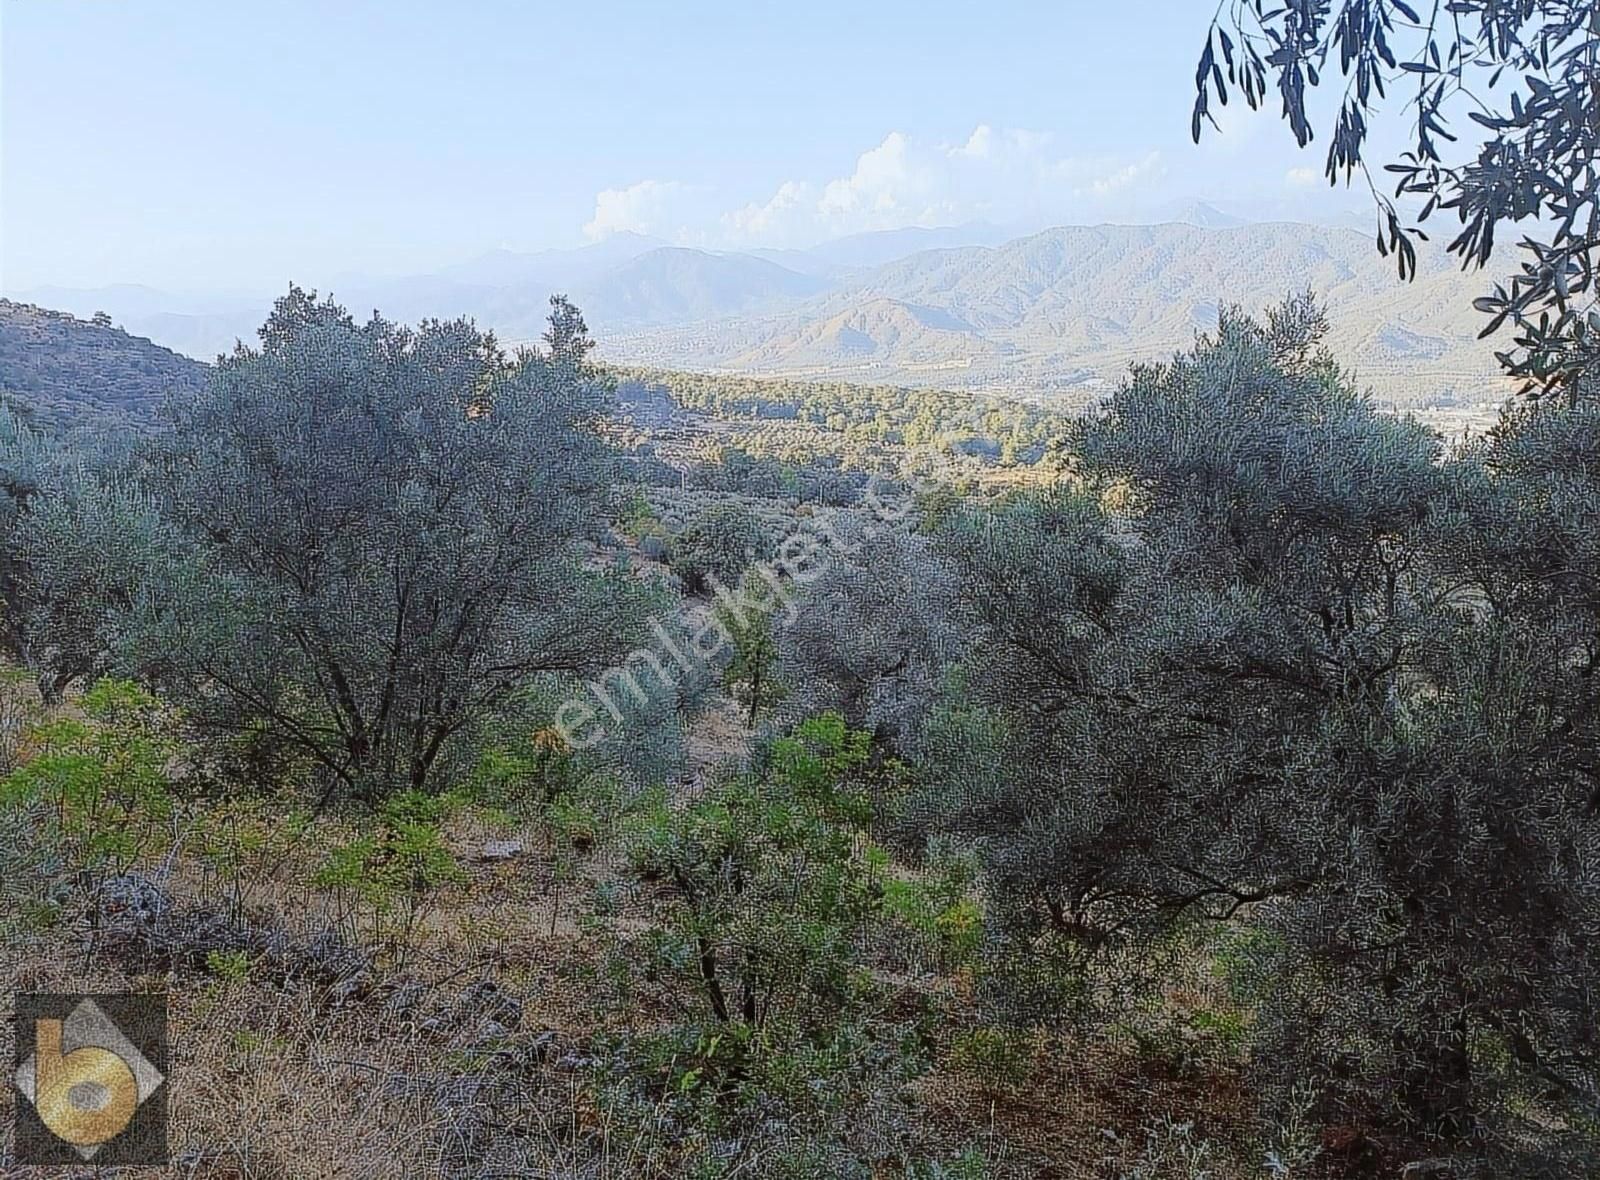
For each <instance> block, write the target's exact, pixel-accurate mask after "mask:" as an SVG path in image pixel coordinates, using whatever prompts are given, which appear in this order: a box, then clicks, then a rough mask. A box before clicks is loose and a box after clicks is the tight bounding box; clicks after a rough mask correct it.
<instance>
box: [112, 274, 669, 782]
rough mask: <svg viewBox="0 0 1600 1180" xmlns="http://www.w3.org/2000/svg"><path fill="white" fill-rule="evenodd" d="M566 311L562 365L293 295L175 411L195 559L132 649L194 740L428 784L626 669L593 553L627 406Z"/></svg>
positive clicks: (452, 325) (168, 589) (474, 334)
mask: <svg viewBox="0 0 1600 1180" xmlns="http://www.w3.org/2000/svg"><path fill="white" fill-rule="evenodd" d="M553 303H554V311H553V314H552V316H551V330H550V333H549V335H548V336H547V342H548V345H549V347H548V349H547V351H545V352H542V353H540V352H533V351H524V352H522V353H519V354H517V355H516V356H508V355H506V354H505V353H504V352H503V351H502V350H501V348H500V347H499V346H498V345H497V344H496V342H495V340H494V337H493V336H492V335H489V334H485V333H483V332H480V331H479V330H478V329H476V328H475V327H474V326H473V325H472V324H471V323H470V322H467V321H451V322H439V321H425V322H423V323H422V324H421V325H420V326H419V327H417V328H415V329H408V328H405V327H402V326H400V325H397V324H394V323H391V322H389V321H387V320H385V319H382V318H381V317H379V316H377V315H374V316H373V318H372V319H371V320H369V321H368V322H367V323H365V324H358V323H356V322H355V320H353V319H352V318H351V317H350V316H349V315H348V314H347V313H346V312H345V311H344V309H343V308H340V307H338V306H337V305H335V304H334V303H333V302H332V301H331V300H325V301H321V302H319V301H317V300H316V299H315V297H314V296H313V295H312V294H308V293H306V292H304V291H301V290H299V289H295V288H291V290H290V292H289V294H288V295H287V296H285V297H284V298H282V299H280V300H279V301H278V303H277V305H276V307H275V308H274V310H273V312H272V314H271V316H270V318H269V319H268V320H267V322H266V324H265V325H264V326H263V327H262V329H261V332H260V337H261V343H260V346H259V347H258V348H249V347H245V346H243V345H241V346H239V348H238V349H237V350H236V351H235V352H234V353H233V354H232V355H231V356H228V357H225V358H223V359H222V360H221V361H220V363H219V364H218V366H217V369H216V371H215V373H214V374H213V377H212V380H211V383H210V387H209V388H208V389H207V390H206V391H205V392H203V393H200V394H198V395H195V396H193V397H190V398H188V399H186V400H184V401H181V402H178V403H176V404H175V405H174V407H173V409H172V411H171V421H170V424H169V425H170V432H169V434H168V436H167V437H166V439H165V440H164V444H163V446H162V448H161V456H160V461H159V464H158V467H159V470H158V476H157V481H158V483H159V485H160V487H161V489H162V491H163V493H164V495H165V497H166V499H167V502H168V505H169V510H170V511H171V513H172V514H173V516H174V517H175V519H176V520H178V521H179V522H180V523H181V524H182V526H183V527H184V528H185V529H186V531H187V533H188V534H189V536H191V537H192V538H193V541H194V556H193V559H192V560H191V561H189V562H187V563H184V564H183V565H181V566H178V567H175V568H174V569H172V570H171V571H169V575H168V577H167V578H165V579H164V581H163V585H162V586H161V587H160V589H159V592H153V593H151V594H150V595H149V596H148V598H147V600H146V601H145V602H144V618H143V621H144V627H143V630H142V634H143V637H144V646H143V648H142V650H141V653H140V654H141V656H142V657H143V661H144V663H143V666H144V667H145V669H146V670H147V671H148V672H149V673H150V674H151V675H154V676H156V677H158V678H160V679H161V680H162V681H163V682H165V683H166V684H168V685H169V686H170V687H171V689H172V691H173V692H174V693H175V694H176V695H178V696H179V698H180V699H181V700H183V701H184V703H185V704H186V705H188V706H189V708H190V711H191V715H192V717H193V719H194V720H195V722H196V723H197V724H198V725H200V726H202V727H206V728H209V729H211V730H213V731H216V732H218V733H223V734H230V733H231V734H237V733H242V732H246V731H254V732H258V733H264V734H266V735H269V736H270V737H271V738H272V739H273V740H276V741H280V742H283V743H287V744H288V745H290V746H292V747H294V748H297V749H299V750H300V751H302V752H303V753H304V754H305V755H306V756H307V757H309V758H310V759H312V760H313V761H314V762H315V763H316V764H317V765H318V766H320V767H321V768H322V770H323V772H324V773H325V775H326V777H327V784H328V788H327V794H328V795H331V794H332V793H333V792H334V791H336V790H340V789H342V790H344V791H345V792H347V793H351V794H356V795H361V796H366V797H373V796H376V795H378V794H381V793H382V792H385V791H387V790H390V789H393V788H396V787H408V788H416V789H426V788H431V787H432V786H434V785H435V782H436V779H437V777H438V774H437V771H438V769H439V767H440V765H441V758H442V756H444V755H445V754H446V753H447V752H448V751H449V750H450V748H451V745H452V742H453V741H455V740H456V739H457V738H458V737H459V736H460V735H461V734H462V733H463V732H464V731H465V730H467V729H468V727H469V726H472V725H475V724H476V723H477V722H479V721H481V720H482V718H483V717H484V716H485V715H486V714H489V713H492V712H493V711H494V710H495V709H497V708H499V707H500V706H502V705H504V704H505V703H506V702H508V701H509V700H511V698H512V697H513V696H514V695H515V694H517V693H518V692H519V691H520V690H522V689H524V688H525V687H526V686H527V685H529V684H530V682H533V681H535V680H537V679H539V678H541V677H556V676H561V675H569V676H576V675H581V674H584V673H586V672H588V671H589V670H591V669H594V668H595V667H597V666H603V665H604V664H606V663H608V662H610V661H612V660H613V659H615V658H616V657H617V656H618V655H620V653H621V651H623V650H625V648H626V646H627V644H628V642H629V640H630V638H631V636H632V634H633V632H634V629H635V627H634V624H635V623H636V621H637V618H638V603H637V602H636V601H635V600H636V598H637V594H636V593H635V592H633V591H632V590H630V589H629V588H628V584H627V583H626V581H625V580H624V579H621V578H620V577H615V578H614V577H611V576H608V575H607V574H605V573H604V572H601V571H594V570H591V569H588V568H586V565H585V561H584V545H583V543H584V542H585V540H586V539H587V538H589V537H590V536H591V535H596V534H597V533H598V531H599V530H598V528H597V524H596V514H597V511H598V510H599V506H600V505H601V503H602V501H603V496H602V493H603V492H604V491H605V489H606V487H607V481H608V479H609V473H610V453H609V451H608V449H607V447H606V446H605V444H604V443H603V441H602V439H601V437H600V435H599V433H598V432H597V426H598V425H599V424H600V421H601V418H602V416H603V415H604V414H605V412H606V409H607V406H608V403H609V393H610V391H609V386H608V384H607V383H606V382H605V381H604V380H602V379H601V378H599V377H598V376H597V375H596V374H595V373H594V372H593V371H592V370H591V369H590V368H589V367H588V365H587V363H586V362H585V359H584V357H585V353H586V352H587V350H588V346H589V341H588V337H587V334H586V333H585V331H584V330H583V324H582V319H581V317H580V316H578V314H577V312H576V309H574V308H572V307H571V306H570V305H569V304H567V303H566V302H565V300H563V299H559V298H558V299H556V300H553Z"/></svg>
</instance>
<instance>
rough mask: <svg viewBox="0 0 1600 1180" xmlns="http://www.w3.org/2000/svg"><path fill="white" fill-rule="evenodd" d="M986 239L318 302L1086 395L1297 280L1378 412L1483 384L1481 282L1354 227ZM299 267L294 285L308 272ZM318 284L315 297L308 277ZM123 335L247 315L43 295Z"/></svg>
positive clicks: (863, 371) (402, 283) (679, 253)
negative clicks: (560, 298) (558, 326)
mask: <svg viewBox="0 0 1600 1180" xmlns="http://www.w3.org/2000/svg"><path fill="white" fill-rule="evenodd" d="M985 234H988V235H989V237H990V239H992V238H993V237H995V236H997V233H996V231H993V230H992V228H990V227H964V228H960V229H952V230H904V231H894V232H892V233H885V234H873V235H859V236H857V237H855V238H847V239H840V240H839V241H837V242H832V243H824V244H822V245H820V246H817V247H813V248H812V249H810V250H806V251H800V250H782V251H757V252H751V253H729V252H716V251H709V250H699V249H688V248H683V247H672V246H664V245H662V244H660V243H658V242H656V241H654V240H653V239H650V238H646V237H642V236H639V235H616V236H615V237H614V238H608V239H605V240H604V241H602V242H600V243H596V244H595V245H592V246H587V247H583V248H581V249H578V250H567V251H560V250H556V251H544V252H540V253H536V254H513V253H509V252H504V251H502V252H498V253H495V254H491V255H485V256H483V257H480V258H478V259H474V260H471V261H469V262H466V263H463V264H461V265H459V266H455V267H451V268H446V269H444V270H441V271H438V272H435V273H433V274H425V275H411V276H404V277H398V278H390V279H383V280H365V281H360V280H346V281H341V282H339V283H335V284H333V286H332V287H331V293H332V294H333V295H334V296H335V297H336V298H337V299H339V300H340V301H341V302H343V303H344V304H345V305H346V306H349V307H351V308H355V309H363V310H367V309H371V308H381V309H382V310H383V312H384V313H385V314H386V315H388V316H392V317H394V318H396V319H399V320H402V321H406V322H416V321H418V320H420V319H422V318H425V317H430V316H444V317H450V316H460V315H465V316H471V317H472V318H474V319H475V320H476V321H477V322H478V323H480V324H483V325H485V326H488V327H492V328H494V329H495V331H496V332H497V333H498V334H499V335H500V337H501V339H502V340H504V341H507V342H512V343H515V342H518V341H524V340H534V339H537V338H538V336H539V334H540V332H542V331H543V323H544V317H545V314H546V312H547V311H548V308H549V297H550V295H551V293H552V292H555V291H562V292H565V293H567V294H569V295H570V296H571V297H572V298H573V299H574V300H575V301H576V302H577V304H578V305H579V307H581V308H582V309H583V311H584V314H585V317H586V318H587V320H588V323H589V326H590V328H591V329H593V331H594V332H595V335H596V337H597V339H598V340H599V341H600V350H601V355H603V356H604V357H606V358H607V359H608V360H610V361H613V362H617V363H621V364H628V365H646V366H651V367H656V368H677V369H701V370H716V371H731V372H742V373H751V374H761V375H769V376H781V377H806V378H819V379H824V380H845V381H855V382H867V383H879V382H886V383H894V384H922V385H957V386H961V387H964V388H971V389H979V390H987V391H992V392H999V393H1007V394H1024V395H1031V394H1054V395H1065V396H1067V397H1069V398H1070V399H1072V400H1082V399H1085V398H1092V397H1094V396H1097V395H1098V394H1099V393H1101V392H1103V391H1105V390H1106V389H1107V388H1109V387H1110V386H1111V385H1113V384H1114V383H1115V382H1116V381H1117V380H1118V379H1119V378H1120V377H1121V375H1122V373H1123V372H1124V371H1125V370H1126V367H1127V365H1128V363H1129V362H1130V361H1142V360H1157V359H1162V358H1165V357H1167V356H1170V355H1171V354H1172V353H1173V352H1174V351H1176V350H1178V349H1181V348H1184V347H1187V346H1188V345H1189V344H1190V342H1191V341H1192V340H1193V339H1194V335H1195V333H1196V332H1197V331H1206V330H1208V329H1210V328H1211V327H1213V326H1214V325H1215V323H1216V319H1217V309H1218V305H1219V303H1221V302H1223V301H1227V302H1234V303H1238V304H1239V305H1241V306H1242V307H1244V308H1245V309H1246V310H1249V311H1254V312H1259V311H1260V310H1262V309H1263V308H1265V307H1268V306H1271V305H1273V304H1275V303H1277V302H1278V301H1279V300H1281V299H1282V298H1283V297H1284V296H1285V295H1286V294H1288V293H1289V292H1291V291H1298V290H1303V289H1304V288H1306V287H1307V286H1309V287H1311V289H1312V290H1313V291H1315V292H1316V293H1317V294H1318V295H1320V296H1321V297H1322V298H1323V300H1324V301H1325V303H1326V306H1327V308H1328V312H1329V317H1330V319H1331V321H1332V332H1331V333H1330V339H1329V345H1330V347H1332V348H1333V349H1334V351H1335V352H1336V353H1338V354H1339V355H1340V356H1341V357H1342V358H1344V359H1345V360H1346V361H1347V363H1349V364H1352V365H1353V366H1355V367H1356V369H1357V370H1358V372H1359V374H1360V376H1361V378H1362V379H1363V380H1364V381H1366V382H1368V383H1370V384H1371V385H1372V386H1373V387H1374V389H1375V390H1377V391H1378V393H1379V394H1380V396H1382V397H1384V398H1386V399H1388V400H1391V401H1394V402H1396V403H1398V404H1406V405H1424V404H1429V403H1451V404H1477V403H1481V402H1490V401H1497V400H1499V398H1500V397H1501V396H1502V395H1503V394H1504V392H1505V391H1506V390H1505V386H1504V384H1503V383H1502V382H1501V381H1500V379H1499V377H1498V374H1497V370H1496V367H1495V364H1494V360H1493V355H1492V351H1491V348H1490V347H1489V346H1488V345H1487V344H1486V343H1484V342H1481V341H1479V340H1478V339H1477V333H1478V330H1479V329H1480V328H1481V327H1482V317H1481V316H1479V315H1478V314H1477V313H1476V312H1475V311H1473V309H1472V300H1473V299H1474V298H1475V297H1476V296H1478V295H1480V294H1482V292H1483V290H1484V286H1485V283H1486V282H1488V281H1489V280H1488V277H1487V276H1485V275H1480V274H1462V273H1461V272H1460V271H1459V270H1457V269H1456V267H1455V266H1454V264H1453V263H1452V262H1451V261H1450V260H1448V259H1446V258H1444V257H1442V255H1441V254H1440V253H1439V252H1438V251H1433V252H1432V253H1425V254H1424V255H1423V257H1422V258H1421V259H1420V264H1421V266H1420V269H1421V273H1420V275H1419V277H1418V278H1417V279H1416V281H1414V282H1412V283H1402V282H1400V281H1399V279H1398V278H1397V277H1396V275H1395V272H1394V267H1393V266H1392V264H1391V262H1390V260H1388V259H1385V258H1383V257H1380V256H1379V254H1378V253H1377V251H1376V250H1375V249H1374V248H1373V243H1372V239H1371V238H1370V237H1368V236H1367V235H1366V234H1363V233H1359V232H1357V231H1355V230H1352V229H1349V228H1344V227H1340V226H1328V225H1324V226H1318V225H1306V224H1298V223H1291V222H1275V223H1265V224H1263V223H1240V222H1238V221H1237V219H1235V218H1233V217H1230V216H1228V215H1227V214H1224V213H1220V212H1218V211H1217V210H1215V209H1213V208H1211V207H1209V206H1203V205H1202V206H1194V207H1193V208H1190V209H1187V210H1184V211H1182V213H1181V219H1180V220H1174V221H1172V222H1168V223H1164V224H1160V225H1100V226H1066V227H1061V228H1057V229H1051V230H1046V231H1044V232H1042V233H1038V234H1033V235H1030V236H1027V237H1022V238H1016V239H1013V240H1011V241H1004V242H998V243H995V242H993V241H992V240H991V241H985V240H984V235H985ZM879 259H886V261H877V260H879ZM308 277H310V276H308ZM316 285H317V287H318V289H319V290H325V289H326V288H325V287H324V285H322V284H316ZM50 303H51V305H52V306H64V307H67V308H69V309H70V310H73V311H75V312H78V313H79V314H87V312H88V311H89V310H92V309H93V308H95V307H105V308H106V309H107V310H108V311H110V312H111V314H112V315H113V316H115V317H116V318H117V319H118V320H119V322H121V323H124V324H126V325H127V326H128V327H129V328H130V329H131V330H133V331H135V332H139V333H142V334H146V335H149V336H150V337H151V338H152V339H154V340H157V341H160V342H161V343H163V344H166V345H168V346H170V347H173V348H178V349H181V350H183V351H185V352H187V353H189V354H190V355H193V356H199V357H212V356H214V355H215V354H216V353H217V352H218V351H223V350H226V349H228V348H230V347H231V346H232V344H233V342H234V340H235V339H239V338H242V339H245V340H249V339H251V338H252V336H253V332H254V328H255V327H256V326H257V325H259V324H260V323H261V321H262V319H263V318H264V317H265V315H266V312H267V308H268V305H269V301H267V300H266V299H262V301H261V306H260V307H258V308H254V309H251V308H247V307H243V306H240V305H239V304H238V303H232V304H228V305H227V306H221V305H219V306H216V307H212V308H207V307H204V306H203V305H202V304H199V303H197V302H196V301H195V300H194V299H192V298H188V299H185V298H181V297H177V296H173V297H171V298H169V299H167V300H166V301H165V302H163V300H162V298H161V293H160V292H153V291H149V290H146V289H137V290H131V291H129V290H125V291H120V292H119V291H117V290H114V289H106V290H102V291H97V292H77V293H74V292H68V291H58V292H56V297H54V298H52V300H50Z"/></svg>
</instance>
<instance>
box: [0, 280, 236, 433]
mask: <svg viewBox="0 0 1600 1180" xmlns="http://www.w3.org/2000/svg"><path fill="white" fill-rule="evenodd" d="M204 381H205V366H204V365H202V364H200V363H198V362H196V361H193V360H191V359H189V358H188V357H186V356H180V355H179V354H177V353H175V352H172V351H170V350H168V349H165V348H162V347H161V346H160V345H157V344H152V343H151V342H150V341H148V340H145V339H142V338H141V337H138V336H130V335H128V333H127V332H125V331H122V330H121V329H119V328H114V327H112V326H111V323H110V321H109V320H105V319H93V318H91V319H87V320H80V319H78V318H76V317H75V316H71V315H67V314H66V313H64V312H56V311H47V310H45V309H44V308H40V307H33V306H31V305H30V304H25V303H13V302H12V301H11V300H9V299H0V395H4V396H6V397H7V398H8V399H9V400H10V401H11V402H12V404H13V405H14V406H15V407H16V408H17V409H18V410H19V411H20V412H22V413H24V414H26V415H28V416H29V417H31V418H33V419H35V420H36V421H38V422H40V423H42V424H50V425H56V426H59V425H65V424H69V423H72V422H75V421H82V420H85V419H99V418H109V419H116V420H120V421H124V422H126V421H137V420H139V419H144V418H149V417H150V416H151V415H153V414H154V413H155V411H156V410H157V409H158V408H159V407H160V405H161V404H162V402H163V401H164V400H165V399H166V398H167V397H168V396H169V395H171V394H179V393H185V392H192V391H193V390H196V389H198V388H200V387H201V385H203V384H204Z"/></svg>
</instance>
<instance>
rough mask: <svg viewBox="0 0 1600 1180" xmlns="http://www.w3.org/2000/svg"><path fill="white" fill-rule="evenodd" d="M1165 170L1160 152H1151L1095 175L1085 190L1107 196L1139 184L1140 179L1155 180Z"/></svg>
mask: <svg viewBox="0 0 1600 1180" xmlns="http://www.w3.org/2000/svg"><path fill="white" fill-rule="evenodd" d="M1165 172H1166V166H1165V165H1164V164H1163V163H1162V162H1161V153H1160V152H1151V153H1150V154H1149V155H1147V156H1146V157H1145V158H1144V159H1142V160H1136V161H1134V162H1133V163H1132V164H1129V165H1127V166H1126V167H1123V168H1118V169H1116V170H1114V171H1112V172H1108V173H1105V174H1104V175H1101V176H1096V177H1095V178H1094V179H1093V180H1092V181H1090V183H1089V187H1088V189H1087V190H1081V189H1080V190H1079V191H1080V192H1083V191H1087V192H1090V193H1093V194H1094V195H1095V196H1097V197H1109V196H1112V195H1113V194H1115V193H1120V192H1122V191H1123V190H1125V189H1129V188H1132V187H1134V186H1135V185H1137V184H1139V183H1140V182H1141V181H1148V180H1155V179H1156V178H1158V177H1160V176H1162V175H1163V174H1164V173H1165Z"/></svg>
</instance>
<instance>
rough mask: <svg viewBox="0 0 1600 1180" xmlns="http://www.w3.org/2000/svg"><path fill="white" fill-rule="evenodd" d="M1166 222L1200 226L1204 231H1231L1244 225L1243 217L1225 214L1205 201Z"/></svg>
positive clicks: (1190, 206) (1191, 206)
mask: <svg viewBox="0 0 1600 1180" xmlns="http://www.w3.org/2000/svg"><path fill="white" fill-rule="evenodd" d="M1162 220H1164V221H1176V222H1179V223H1181V224H1183V225H1198V226H1199V227H1200V228H1202V229H1229V228H1231V227H1233V226H1236V225H1243V224H1244V219H1243V218H1242V217H1235V216H1234V215H1233V214H1232V213H1224V212H1223V211H1222V210H1221V209H1218V208H1217V207H1216V206H1215V205H1208V204H1207V203H1206V202H1204V201H1195V202H1194V203H1193V204H1191V205H1185V206H1183V207H1182V208H1180V209H1178V210H1176V211H1175V212H1174V213H1173V215H1172V216H1171V217H1170V218H1163V219H1162Z"/></svg>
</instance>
